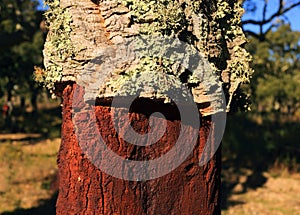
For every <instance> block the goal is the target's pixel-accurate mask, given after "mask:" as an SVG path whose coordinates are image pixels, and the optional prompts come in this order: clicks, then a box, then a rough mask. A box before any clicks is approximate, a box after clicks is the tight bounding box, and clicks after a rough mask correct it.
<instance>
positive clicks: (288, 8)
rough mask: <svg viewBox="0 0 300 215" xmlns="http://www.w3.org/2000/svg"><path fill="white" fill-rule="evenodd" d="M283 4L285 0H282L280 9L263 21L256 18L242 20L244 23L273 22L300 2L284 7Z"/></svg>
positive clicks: (262, 23) (260, 23)
mask: <svg viewBox="0 0 300 215" xmlns="http://www.w3.org/2000/svg"><path fill="white" fill-rule="evenodd" d="M283 4H284V3H283V0H280V2H279V7H278V10H277V11H276V12H275V13H274V14H272V15H271V16H270V17H269V18H268V19H263V20H261V21H257V20H254V19H249V20H244V21H242V25H247V24H253V25H265V24H267V23H269V22H271V21H272V20H273V19H274V18H276V17H278V16H281V15H283V14H285V13H286V12H288V11H290V10H291V9H293V8H295V7H297V6H299V5H300V2H296V3H294V4H292V5H291V6H289V7H287V8H283Z"/></svg>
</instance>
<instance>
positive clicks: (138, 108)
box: [56, 84, 221, 215]
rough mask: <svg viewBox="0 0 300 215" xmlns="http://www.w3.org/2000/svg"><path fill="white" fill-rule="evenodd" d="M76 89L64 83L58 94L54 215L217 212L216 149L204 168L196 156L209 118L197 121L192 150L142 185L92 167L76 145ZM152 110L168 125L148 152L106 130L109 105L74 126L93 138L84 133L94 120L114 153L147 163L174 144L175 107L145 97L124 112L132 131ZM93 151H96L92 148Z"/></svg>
mask: <svg viewBox="0 0 300 215" xmlns="http://www.w3.org/2000/svg"><path fill="white" fill-rule="evenodd" d="M76 87H78V86H77V85H76V84H69V85H67V86H66V87H65V88H64V90H63V125H62V144H61V147H60V151H59V156H58V167H59V176H60V177H59V195H58V200H57V205H56V206H57V211H56V212H57V214H64V215H65V214H130V215H131V214H132V215H134V214H137V215H140V214H153V215H154V214H200V215H201V214H203V215H209V214H220V203H219V189H220V170H221V168H220V166H221V163H220V162H221V161H220V150H218V151H217V153H216V154H215V156H213V158H212V159H211V160H210V161H209V163H208V164H206V165H205V166H199V157H200V155H201V153H202V151H203V147H204V145H205V144H206V141H207V138H208V135H209V132H210V129H212V126H213V125H212V124H211V120H210V117H205V118H201V128H200V130H199V138H198V141H197V145H196V147H195V148H194V150H193V152H192V154H191V155H190V156H189V157H188V159H187V160H186V161H185V162H184V163H182V164H181V165H180V166H179V167H178V168H176V169H175V170H174V171H173V172H171V173H169V174H167V175H165V176H163V177H160V178H157V179H153V180H148V181H143V182H135V181H126V180H121V179H117V178H114V177H112V176H110V175H107V174H106V173H104V172H102V171H101V170H99V169H97V168H96V167H95V165H94V164H93V163H91V162H90V161H89V159H88V158H87V156H86V155H85V154H84V153H83V152H82V149H81V147H80V146H79V144H78V140H77V137H76V134H75V132H74V129H75V128H74V124H73V121H72V105H74V104H72V101H73V93H74V89H75V88H76ZM81 96H82V95H81ZM79 100H80V99H79ZM75 105H77V106H78V105H79V106H80V104H75ZM157 109H159V110H160V111H162V112H163V113H164V114H165V115H166V119H167V121H168V125H167V130H166V135H164V136H163V137H162V138H161V139H160V140H159V142H158V143H157V144H155V145H154V149H153V148H152V147H137V146H132V145H130V144H127V143H125V142H124V141H122V140H120V139H119V138H118V136H117V134H116V131H115V130H114V128H113V127H112V122H111V107H110V106H109V105H97V106H94V113H90V114H89V116H87V115H85V116H82V118H81V119H79V120H78V121H76V123H82V125H83V126H85V127H86V128H87V130H86V131H85V132H84V134H83V135H86V136H93V135H94V134H93V132H95V131H93V130H89V127H90V124H91V123H93V121H92V119H93V117H94V116H95V117H96V118H97V120H98V129H99V131H100V133H101V134H102V136H103V137H105V138H104V140H105V141H106V142H107V143H108V145H109V147H110V148H111V149H113V150H114V151H118V149H120V148H121V149H122V150H119V151H118V152H121V155H122V156H123V157H124V156H127V157H128V158H129V159H137V160H139V159H143V158H144V159H145V158H147V159H151V158H152V159H153V158H155V157H157V156H160V155H161V154H162V153H165V151H166V150H168V149H170V148H171V147H172V145H173V144H174V142H176V140H177V137H178V135H179V130H180V129H178V128H179V127H180V123H181V122H180V119H179V118H178V116H177V115H176V108H174V107H172V106H169V107H166V106H165V105H164V104H157V103H156V102H153V101H150V100H147V99H146V100H141V101H139V102H137V103H136V105H135V106H134V107H133V110H134V111H133V112H131V113H130V117H132V118H133V119H134V122H135V123H134V124H133V126H134V128H135V129H136V130H137V131H140V132H141V131H142V130H143V129H145V128H146V127H147V126H148V121H147V116H148V115H149V113H150V112H153V111H156V110H157ZM123 117H124V118H125V117H126V114H124V115H123V116H122V115H121V116H120V120H122V118H123ZM170 134H172V135H170ZM186 138H187V139H188V138H189V137H186ZM94 151H96V152H97V151H98V150H97V145H96V146H95V149H94ZM143 156H144V157H143Z"/></svg>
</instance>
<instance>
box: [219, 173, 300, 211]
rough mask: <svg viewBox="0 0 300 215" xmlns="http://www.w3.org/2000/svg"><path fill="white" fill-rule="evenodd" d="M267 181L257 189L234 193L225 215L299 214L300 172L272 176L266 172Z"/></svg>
mask: <svg viewBox="0 0 300 215" xmlns="http://www.w3.org/2000/svg"><path fill="white" fill-rule="evenodd" d="M264 176H265V177H266V178H267V182H266V183H265V184H264V185H263V186H262V187H259V188H257V189H255V190H248V191H247V192H245V193H240V194H233V195H232V196H231V197H230V198H229V201H231V202H232V203H234V202H235V203H236V204H232V206H230V207H229V208H228V209H227V210H224V211H223V214H224V215H299V214H300V174H299V173H298V174H293V175H288V174H284V175H280V176H276V177H274V176H271V175H270V174H268V173H264Z"/></svg>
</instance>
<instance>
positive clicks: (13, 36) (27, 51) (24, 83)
mask: <svg viewBox="0 0 300 215" xmlns="http://www.w3.org/2000/svg"><path fill="white" fill-rule="evenodd" d="M37 5H38V2H37V1H31V0H25V1H11V0H4V1H1V3H0V10H1V12H0V41H1V42H0V43H1V44H0V51H1V56H0V74H1V78H0V79H1V81H0V82H1V91H2V95H4V94H6V96H7V98H6V100H7V101H11V99H12V95H13V92H15V93H16V94H18V95H19V96H21V97H23V98H24V97H31V99H30V101H31V103H32V106H33V108H34V109H35V110H36V108H37V106H36V97H37V94H38V92H39V90H40V89H41V88H40V87H39V86H38V84H37V83H36V82H35V81H34V80H33V78H32V77H33V76H32V71H33V67H34V65H37V66H38V65H41V64H42V49H43V43H44V39H45V33H44V32H43V31H42V30H41V28H40V24H41V22H42V14H43V12H41V11H38V10H37Z"/></svg>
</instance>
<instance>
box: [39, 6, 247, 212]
mask: <svg viewBox="0 0 300 215" xmlns="http://www.w3.org/2000/svg"><path fill="white" fill-rule="evenodd" d="M238 2H239V1H237V0H236V1H235V0H223V1H221V0H211V1H208V0H202V1H194V0H172V1H171V0H170V1H169V0H166V1H161V0H157V1H150V0H144V1H142V0H134V1H132V0H124V1H116V0H115V1H113V0H112V1H111V0H107V1H96V0H94V1H89V0H76V1H72V0H61V1H60V3H59V0H54V1H49V2H48V3H49V6H50V11H49V12H48V13H47V20H48V23H50V27H49V34H48V36H47V41H46V43H45V49H44V56H45V67H46V71H44V72H43V71H37V72H36V78H37V79H38V80H40V81H42V82H44V84H45V85H46V86H47V87H49V88H50V89H51V90H52V91H53V92H55V93H56V94H57V95H59V96H62V97H63V122H62V144H61V148H60V151H59V155H58V167H59V175H60V177H59V180H60V183H59V195H58V200H57V214H152V215H154V214H203V215H204V214H205V215H209V214H220V202H219V199H220V197H219V191H220V171H221V155H220V153H221V152H220V149H218V146H219V144H218V143H217V142H220V141H219V139H218V138H216V136H215V134H217V136H218V134H222V131H220V130H218V129H217V127H218V126H219V125H218V124H216V123H217V122H216V121H215V120H214V116H215V114H217V113H220V112H224V110H225V109H226V108H224V104H225V101H223V97H222V96H224V94H223V91H222V86H223V87H224V89H225V96H226V99H227V101H228V103H227V109H229V107H230V102H231V101H232V100H233V99H234V98H237V97H238V98H244V97H242V96H239V94H235V91H236V90H237V88H238V86H239V85H240V83H241V82H243V81H247V80H248V78H249V76H250V75H251V70H250V69H249V67H248V63H249V61H250V60H251V58H250V56H249V55H248V53H247V52H246V51H245V49H244V48H243V45H244V43H245V41H246V40H245V37H244V36H243V32H242V28H241V26H240V17H241V15H242V11H241V7H240V4H238ZM58 3H59V4H58ZM140 35H143V36H146V37H147V36H148V39H149V35H160V36H161V37H163V38H165V37H171V36H174V37H175V38H177V39H178V38H179V39H180V40H181V41H184V42H185V43H186V44H189V45H190V46H193V49H189V50H197V52H200V53H201V56H197V58H196V59H197V60H196V61H192V60H193V59H194V58H193V55H192V54H190V53H189V52H187V51H186V50H188V49H187V48H186V46H184V45H182V46H181V47H179V49H178V48H176V44H177V45H178V44H179V43H176V42H175V43H171V42H172V40H169V42H170V43H169V44H166V43H165V44H161V45H160V44H159V45H157V43H156V44H155V42H157V41H156V40H152V41H151V40H150V41H146V42H150V43H148V45H149V47H148V48H149V50H148V49H146V50H144V51H151V50H150V49H151V47H152V49H153V46H154V51H155V50H156V51H157V50H158V49H159V48H160V47H163V49H161V50H159V51H161V52H165V53H167V54H170V53H171V57H172V56H173V55H172V54H174V56H177V57H178V56H179V58H177V59H176V58H172V60H171V58H168V59H167V60H166V59H165V58H161V56H159V57H155V56H150V55H149V56H148V55H147V56H146V57H145V58H139V57H140V56H139V55H138V54H136V55H132V56H133V57H132V56H131V57H130V56H129V58H127V59H125V61H124V62H123V61H122V60H124V59H122V57H124V58H125V57H126V54H128V53H129V55H130V53H131V52H130V51H129V52H128V53H127V52H126V50H127V51H128V48H129V47H125V48H124V46H122V41H124V40H126V39H128V38H137V37H138V36H140ZM138 42H140V43H137V44H138V45H137V46H135V47H137V49H142V48H141V47H140V45H141V44H143V43H144V42H145V40H143V39H142V40H139V41H138ZM173 42H174V41H173ZM130 44H132V43H130ZM153 44H154V45H153ZM132 46H134V45H132ZM164 47H167V49H168V50H167V51H166V50H164ZM181 48H184V49H181ZM122 50H125V52H124V56H122V53H121V51H122ZM191 52H192V51H191ZM120 53H121V54H120ZM177 54H178V55H177ZM174 56H173V57H174ZM127 57H128V56H127ZM163 57H164V56H163ZM111 58H113V59H111ZM174 59H175V60H174ZM110 60H112V61H110ZM194 60H195V59H194ZM174 61H175V63H174ZM177 61H179V62H180V63H179V62H178V63H179V64H180V66H178V64H176V62H177ZM107 62H109V63H108V64H107ZM110 62H112V63H110ZM186 62H187V64H185V65H184V63H186ZM211 65H213V66H212V67H210V66H211ZM114 66H115V68H113V69H112V71H110V72H111V73H107V70H109V69H110V68H112V67H114ZM139 66H140V67H139ZM189 66H191V68H192V69H190V67H189ZM193 69H195V70H197V71H198V70H199V69H200V70H199V71H200V76H197V74H198V73H197V72H196V71H193ZM144 70H145V71H144ZM145 74H146V75H145ZM147 74H148V75H147ZM216 74H217V78H215V77H214V76H216ZM140 77H142V79H141V80H139V82H138V81H137V79H138V78H140ZM170 77H173V78H174V79H172V81H170V80H171V79H168V78H170ZM107 78H108V79H107ZM128 79H129V80H130V81H131V82H130V81H129V83H128V82H127V84H128V85H127V88H122V83H123V85H124V83H126V80H128ZM175 79H176V80H175ZM103 80H104V81H103ZM168 80H169V82H168ZM101 81H103V82H101ZM176 81H179V82H180V83H181V84H178V82H176ZM100 82H101V84H100ZM160 82H161V83H165V84H163V85H162V88H163V90H165V91H164V92H170V91H172V89H174V88H175V91H174V92H179V93H173V96H175V97H176V96H183V95H185V94H181V91H180V90H182V88H184V87H187V88H188V93H187V94H192V96H191V97H192V99H193V103H194V104H197V106H196V108H197V114H194V115H193V114H192V115H193V116H191V117H190V118H189V119H190V121H193V120H196V121H199V123H200V127H197V126H195V124H193V123H190V122H189V120H185V119H184V117H183V116H182V115H181V114H180V115H178V114H179V113H178V111H179V109H180V108H179V107H178V109H177V107H176V106H174V105H172V104H173V103H172V102H171V101H170V100H168V99H167V98H165V97H161V94H160V92H157V91H155V89H156V86H155V85H154V86H153V85H152V86H150V87H149V84H151V83H152V84H153V83H154V84H157V85H159V84H160ZM82 83H83V84H84V86H83V85H82ZM119 85H121V86H119ZM125 85H126V84H125ZM131 85H132V86H131ZM128 86H129V87H128ZM138 86H144V88H143V90H145V89H146V88H147V89H150V91H151V90H152V91H151V93H150V94H147V92H146V94H145V93H144V94H143V91H141V92H140V91H138V92H139V93H137V94H138V99H137V101H134V102H133V103H132V104H131V106H130V108H129V109H130V111H129V113H127V112H126V108H125V107H123V106H122V105H121V106H114V105H113V104H112V103H111V101H112V99H114V98H116V97H118V96H119V94H118V92H119V91H122V90H124V89H125V90H124V91H125V94H126V93H127V94H129V95H130V96H132V95H133V94H134V95H135V92H133V93H132V91H134V90H136V89H135V88H136V87H138ZM183 86H184V87H183ZM77 90H78V91H77ZM75 92H76V94H74V93H75ZM78 92H79V93H78ZM95 95H96V97H97V98H92V97H95ZM235 95H236V96H237V97H234V96H235ZM168 96H169V94H168ZM162 98H163V100H164V99H165V100H164V101H165V102H162ZM89 99H90V100H91V99H92V100H93V99H95V104H91V103H90V100H89ZM171 99H173V98H172V97H171ZM182 101H183V102H182ZM182 101H181V102H182V103H184V104H183V105H185V107H188V108H191V107H190V106H189V105H190V103H189V102H185V101H184V100H182ZM92 103H93V102H92ZM125 103H126V101H125ZM235 103H238V102H237V101H235ZM175 104H176V105H177V103H176V102H175ZM242 105H243V104H242ZM114 111H119V112H118V113H119V114H118V116H117V121H118V123H119V124H122V123H123V121H126V119H127V118H128V117H129V118H130V119H131V121H130V123H131V126H132V128H133V130H134V131H135V133H139V134H140V135H141V136H143V134H146V133H147V132H148V131H149V130H151V129H152V130H153V129H154V131H152V135H154V136H155V135H156V136H159V134H160V132H161V130H163V129H162V128H163V124H162V126H161V128H160V127H159V126H160V124H159V123H160V122H161V121H160V120H161V116H160V115H155V116H153V117H152V118H151V117H150V118H151V119H150V118H149V116H150V115H151V114H152V113H154V112H159V113H162V114H163V115H164V116H165V121H164V122H166V124H164V125H166V130H165V133H163V135H162V136H161V138H160V139H159V140H158V141H156V142H155V144H154V145H151V146H148V145H146V146H137V145H134V144H130V141H128V142H126V141H125V140H124V139H122V135H121V133H120V132H123V133H126V132H127V130H126V129H125V130H121V131H117V130H116V129H115V128H114V127H113V124H114V123H113V120H112V116H113V112H114ZM193 113H194V112H193ZM199 113H200V116H201V117H199ZM75 115H76V117H75ZM151 120H154V121H151ZM223 121H224V120H223ZM153 122H154V125H159V126H158V127H157V126H156V127H155V126H154V128H152V125H153V124H151V123H153ZM155 123H156V124H155ZM222 123H223V122H221V124H222ZM95 125H97V126H96V128H95ZM78 127H80V128H81V129H79V130H78ZM221 127H222V126H221ZM182 128H183V130H185V132H186V135H185V136H184V137H181V136H180V135H181V130H182ZM194 130H196V134H197V135H196V136H197V137H196V138H195V137H194V135H193V132H194ZM97 133H100V135H99V136H101V137H102V138H103V140H104V142H105V144H106V145H107V146H106V148H105V147H104V148H101V147H102V146H101V147H100V145H99V144H98V143H97V141H98V140H97V138H98V137H99V136H97V135H98V134H97ZM129 136H130V135H129ZM180 138H181V139H180ZM179 139H180V140H181V141H182V142H185V143H186V146H187V148H192V150H191V153H189V156H188V157H185V156H184V150H185V149H184V148H183V149H182V148H181V150H183V151H180V150H179V151H176V150H177V148H176V147H175V146H176V144H177V141H178V140H179ZM82 140H85V141H82ZM194 140H195V141H194ZM147 141H148V140H147ZM193 141H194V142H196V145H195V146H193V147H192V146H191V144H190V143H192V142H193ZM189 144H190V145H189ZM207 147H208V148H209V150H208V151H209V152H208V154H206V153H204V152H206V148H207ZM174 148H175V151H174V150H173V149H174ZM87 149H88V150H87ZM172 150H173V151H172ZM107 151H113V152H114V153H115V154H117V155H118V156H119V157H122V159H123V163H122V165H116V163H115V160H113V159H112V160H109V159H105V153H106V152H107ZM169 151H170V152H171V151H172V153H177V154H176V155H177V156H174V161H175V162H176V161H177V159H179V160H181V159H182V158H184V159H183V160H182V162H180V163H179V164H178V165H176V166H172V167H174V168H172V171H169V172H167V173H166V174H162V175H160V176H159V177H149V178H145V177H142V179H141V180H140V175H139V174H144V175H143V176H147V175H151V176H152V174H153V173H155V174H158V173H160V170H161V169H159V168H163V167H164V166H168V165H171V163H172V162H173V161H171V160H168V161H167V162H161V163H160V165H158V166H160V167H153V168H152V166H150V165H149V166H150V167H151V168H152V169H151V168H150V167H149V166H145V168H141V169H140V172H142V173H140V172H139V170H137V169H136V168H135V167H136V166H134V167H131V166H130V165H131V164H132V163H141V162H140V161H145V160H148V161H149V163H151V162H152V160H153V161H155V160H156V159H158V158H160V157H163V156H165V155H166V154H168V153H169ZM93 158H97V159H96V160H95V159H93ZM203 158H204V160H205V161H206V162H204V163H201V162H202V161H203ZM133 161H138V162H133ZM150 161H151V162H150ZM110 164H111V168H110V169H109V168H108V169H106V170H104V169H103V168H101V167H103V166H106V167H107V166H109V165H110ZM200 164H201V165H200ZM148 167H149V168H148ZM133 169H134V171H133ZM111 171H115V172H114V173H116V174H122V176H124V177H117V176H116V175H114V174H110V172H111ZM114 176H115V177H114ZM119 178H122V179H119ZM127 179H128V180H127ZM131 179H133V180H131Z"/></svg>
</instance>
